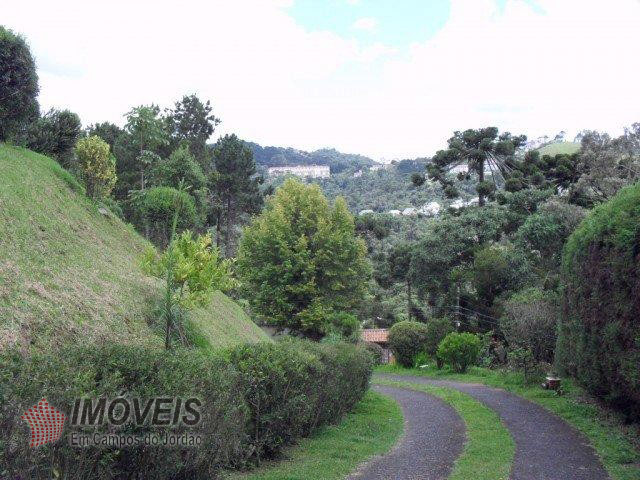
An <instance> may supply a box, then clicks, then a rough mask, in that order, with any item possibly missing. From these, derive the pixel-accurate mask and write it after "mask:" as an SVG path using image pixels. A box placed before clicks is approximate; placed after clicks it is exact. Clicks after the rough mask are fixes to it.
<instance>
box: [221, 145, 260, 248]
mask: <svg viewBox="0 0 640 480" xmlns="http://www.w3.org/2000/svg"><path fill="white" fill-rule="evenodd" d="M213 155H214V164H215V172H213V173H212V174H211V175H210V176H209V190H210V192H211V195H212V198H211V204H212V206H213V208H214V211H215V216H216V218H215V223H216V231H217V234H218V235H217V239H216V241H217V242H218V244H219V242H220V234H221V231H222V222H223V221H224V223H225V228H224V246H225V248H224V253H225V254H226V255H227V256H229V255H230V254H231V242H232V237H233V233H232V231H231V230H232V226H233V225H235V224H236V223H237V221H238V216H239V215H241V214H242V213H247V214H251V213H257V212H259V211H260V209H261V207H262V203H263V198H262V193H261V192H260V184H261V183H262V178H261V177H259V176H257V175H256V164H255V162H254V160H253V153H251V150H250V149H249V148H248V147H247V146H246V145H245V144H244V142H242V141H241V140H240V139H239V138H238V137H237V136H235V135H225V136H224V137H222V138H221V139H220V140H218V142H217V143H216V144H215V145H214V147H213Z"/></svg>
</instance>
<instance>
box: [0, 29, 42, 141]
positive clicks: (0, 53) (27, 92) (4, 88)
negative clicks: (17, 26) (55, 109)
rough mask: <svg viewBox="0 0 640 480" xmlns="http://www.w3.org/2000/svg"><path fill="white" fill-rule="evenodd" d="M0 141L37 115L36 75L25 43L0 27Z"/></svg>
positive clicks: (17, 36)
mask: <svg viewBox="0 0 640 480" xmlns="http://www.w3.org/2000/svg"><path fill="white" fill-rule="evenodd" d="M0 72H2V75H0V92H2V94H1V95H0V142H4V141H7V140H10V139H12V138H13V137H14V136H16V135H17V134H19V133H20V132H21V131H22V130H24V127H25V126H26V125H27V124H28V123H29V122H31V121H32V120H34V119H35V118H37V116H38V110H39V108H38V101H37V96H38V90H39V89H38V74H37V72H36V64H35V61H34V60H33V56H32V55H31V51H30V50H29V46H28V45H27V42H25V40H24V38H22V37H21V36H20V35H16V34H15V33H13V32H12V31H11V30H7V29H6V28H4V27H1V26H0Z"/></svg>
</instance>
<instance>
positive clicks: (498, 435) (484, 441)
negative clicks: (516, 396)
mask: <svg viewBox="0 0 640 480" xmlns="http://www.w3.org/2000/svg"><path fill="white" fill-rule="evenodd" d="M374 381H375V383H377V384H379V385H388V386H391V387H399V388H408V389H410V390H416V391H419V392H425V393H428V394H430V395H434V396H436V397H438V398H440V399H442V400H444V401H445V402H446V403H448V404H449V405H451V406H452V407H453V408H454V409H455V410H456V411H457V412H458V414H459V415H460V417H461V418H462V419H463V420H464V423H465V425H466V429H467V442H466V443H465V446H464V451H463V452H462V454H461V455H460V457H458V459H457V460H456V462H455V465H454V467H453V471H452V472H451V475H449V480H466V479H469V478H473V479H474V480H506V479H507V478H509V473H510V471H511V464H512V462H513V455H514V453H515V443H514V441H513V439H512V438H511V434H510V433H509V431H508V430H507V428H506V427H505V426H504V425H503V424H502V422H501V421H500V417H498V415H497V414H496V413H495V412H494V411H493V410H491V409H490V408H487V407H485V406H484V405H483V404H482V403H480V402H478V401H477V400H475V399H474V398H473V397H471V396H470V395H467V394H466V393H462V392H458V391H457V390H453V389H451V388H442V387H434V386H431V385H420V384H415V383H410V382H396V381H391V380H382V379H376V380H374Z"/></svg>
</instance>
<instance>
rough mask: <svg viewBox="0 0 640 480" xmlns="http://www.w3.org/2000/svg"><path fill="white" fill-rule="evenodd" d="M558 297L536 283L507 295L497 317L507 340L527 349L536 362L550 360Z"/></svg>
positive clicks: (547, 361) (553, 348) (548, 361)
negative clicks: (500, 312)
mask: <svg viewBox="0 0 640 480" xmlns="http://www.w3.org/2000/svg"><path fill="white" fill-rule="evenodd" d="M559 300H560V299H559V296H558V295H557V294H556V293H554V292H549V291H543V290H541V289H540V288H535V287H533V288H527V289H524V290H522V291H520V292H518V293H515V294H513V295H512V296H511V297H509V299H508V300H507V301H506V302H505V304H504V314H503V317H502V318H501V319H500V330H501V331H502V333H503V335H504V337H505V339H506V341H507V344H508V345H509V346H510V347H511V348H522V349H525V350H527V351H528V352H530V354H531V357H532V358H533V360H535V361H537V362H546V363H551V362H553V352H554V350H555V347H556V329H557V324H558V313H559V311H558V310H559V309H558V303H559Z"/></svg>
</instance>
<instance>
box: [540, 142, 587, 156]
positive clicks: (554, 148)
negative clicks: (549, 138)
mask: <svg viewBox="0 0 640 480" xmlns="http://www.w3.org/2000/svg"><path fill="white" fill-rule="evenodd" d="M578 150H580V144H579V143H577V142H554V143H550V144H548V145H545V146H544V147H540V148H539V149H538V151H539V152H540V155H551V156H553V155H560V154H567V155H570V154H572V153H576V152H577V151H578Z"/></svg>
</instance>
